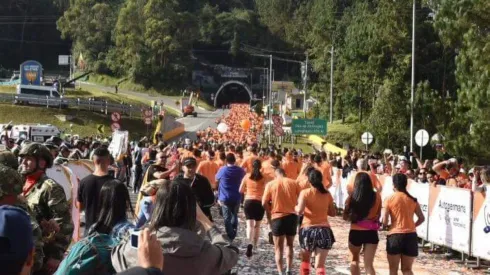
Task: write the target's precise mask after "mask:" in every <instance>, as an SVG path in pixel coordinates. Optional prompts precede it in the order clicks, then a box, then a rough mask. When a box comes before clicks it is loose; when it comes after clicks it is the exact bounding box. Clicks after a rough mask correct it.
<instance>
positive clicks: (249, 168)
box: [241, 155, 259, 173]
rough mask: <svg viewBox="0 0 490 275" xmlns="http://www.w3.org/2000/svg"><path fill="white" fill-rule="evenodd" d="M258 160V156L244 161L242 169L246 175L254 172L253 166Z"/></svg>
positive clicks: (252, 156)
mask: <svg viewBox="0 0 490 275" xmlns="http://www.w3.org/2000/svg"><path fill="white" fill-rule="evenodd" d="M256 159H259V157H258V156H254V155H251V156H250V157H247V158H245V159H244V160H243V162H242V165H241V167H242V168H243V170H245V172H246V173H251V172H252V168H253V167H252V165H253V163H254V161H255V160H256Z"/></svg>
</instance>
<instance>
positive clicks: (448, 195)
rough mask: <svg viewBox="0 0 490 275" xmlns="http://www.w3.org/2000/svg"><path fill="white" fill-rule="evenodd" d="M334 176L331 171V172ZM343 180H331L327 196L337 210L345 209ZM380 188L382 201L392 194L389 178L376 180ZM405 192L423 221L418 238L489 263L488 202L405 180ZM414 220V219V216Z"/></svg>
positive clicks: (467, 193) (468, 192)
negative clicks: (417, 207) (409, 196)
mask: <svg viewBox="0 0 490 275" xmlns="http://www.w3.org/2000/svg"><path fill="white" fill-rule="evenodd" d="M334 174H335V169H334ZM352 175H353V174H352V173H351V174H349V175H348V177H347V178H342V177H340V178H337V177H334V178H333V181H334V182H333V183H334V184H333V186H332V187H331V188H330V190H329V191H330V192H331V194H332V196H333V197H334V202H335V204H336V206H337V208H338V209H342V210H343V209H344V208H345V200H346V199H347V197H348V192H347V184H348V182H349V179H350V177H352ZM378 179H379V180H380V182H381V185H382V186H383V189H382V191H381V198H382V200H383V201H384V200H386V199H387V198H389V197H390V196H391V195H392V194H393V193H394V191H393V180H392V178H391V176H384V175H382V176H378ZM407 191H408V192H409V193H410V194H411V195H412V196H413V197H415V198H417V201H418V203H419V204H420V208H421V209H422V213H423V214H424V217H425V221H424V223H422V224H421V225H420V226H418V227H417V235H418V237H419V238H421V239H423V240H426V241H428V242H430V243H433V244H436V245H440V246H444V247H447V248H450V249H452V250H455V251H459V252H461V253H464V254H466V255H469V256H474V257H479V258H481V259H485V260H490V198H489V196H485V194H484V193H481V192H472V191H471V190H468V189H462V188H454V187H446V186H436V187H434V186H430V185H429V184H421V183H416V182H414V181H412V180H409V183H408V185H407ZM414 220H416V216H414Z"/></svg>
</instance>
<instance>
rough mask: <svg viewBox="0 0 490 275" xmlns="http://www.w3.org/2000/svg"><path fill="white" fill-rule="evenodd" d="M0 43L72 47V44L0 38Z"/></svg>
mask: <svg viewBox="0 0 490 275" xmlns="http://www.w3.org/2000/svg"><path fill="white" fill-rule="evenodd" d="M0 41H5V42H16V43H26V44H45V45H66V46H68V45H70V43H62V42H48V41H36V40H20V39H9V38H0Z"/></svg>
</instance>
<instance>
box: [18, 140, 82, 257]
mask: <svg viewBox="0 0 490 275" xmlns="http://www.w3.org/2000/svg"><path fill="white" fill-rule="evenodd" d="M19 156H20V157H25V156H32V157H35V158H36V159H37V160H38V161H39V159H44V160H45V161H46V164H47V167H46V168H49V167H51V166H52V165H53V157H52V155H51V153H50V151H49V150H48V148H46V146H44V145H42V144H40V143H31V144H29V145H27V146H25V147H24V148H22V150H21V151H20V152H19ZM24 196H25V198H26V200H27V205H28V206H29V207H30V208H31V209H32V211H33V212H34V216H35V218H36V220H37V222H38V223H39V224H40V225H41V231H42V236H43V242H44V255H45V259H50V258H53V259H56V260H60V261H61V260H62V259H63V256H64V253H65V251H66V249H67V248H68V246H69V244H70V242H71V237H72V234H73V223H72V221H71V206H70V203H69V202H68V201H67V200H66V195H65V191H64V190H63V187H61V185H59V184H58V183H56V182H55V181H54V180H52V179H50V178H48V177H47V176H46V174H44V173H43V174H42V175H41V176H40V177H39V179H38V180H37V181H36V183H34V185H33V186H31V188H29V189H28V190H24Z"/></svg>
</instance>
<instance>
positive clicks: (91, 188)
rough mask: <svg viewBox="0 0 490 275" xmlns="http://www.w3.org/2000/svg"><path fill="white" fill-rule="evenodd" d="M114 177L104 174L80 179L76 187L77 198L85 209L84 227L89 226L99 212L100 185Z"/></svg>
mask: <svg viewBox="0 0 490 275" xmlns="http://www.w3.org/2000/svg"><path fill="white" fill-rule="evenodd" d="M110 180H114V177H111V176H109V175H106V176H102V177H99V176H95V175H90V176H86V177H85V178H83V179H82V180H81V181H80V185H79V187H78V195H77V200H78V202H80V203H81V204H82V205H83V207H84V209H85V228H87V229H88V228H90V227H91V226H92V225H93V224H94V223H95V222H96V221H97V215H98V214H99V211H100V209H99V193H100V189H101V188H102V185H103V184H104V183H106V182H108V181H110Z"/></svg>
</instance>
